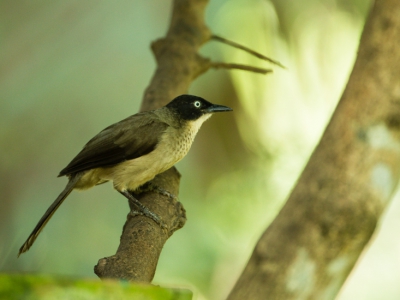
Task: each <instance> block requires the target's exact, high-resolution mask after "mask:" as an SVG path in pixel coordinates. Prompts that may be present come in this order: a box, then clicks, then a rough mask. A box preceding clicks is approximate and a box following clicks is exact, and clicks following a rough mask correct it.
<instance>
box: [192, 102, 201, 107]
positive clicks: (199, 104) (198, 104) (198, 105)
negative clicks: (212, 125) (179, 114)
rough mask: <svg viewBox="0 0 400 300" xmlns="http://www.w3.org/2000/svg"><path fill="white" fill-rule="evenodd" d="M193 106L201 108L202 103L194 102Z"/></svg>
mask: <svg viewBox="0 0 400 300" xmlns="http://www.w3.org/2000/svg"><path fill="white" fill-rule="evenodd" d="M193 105H194V107H197V108H199V107H200V106H201V102H200V101H194V103H193Z"/></svg>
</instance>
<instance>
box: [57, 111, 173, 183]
mask: <svg viewBox="0 0 400 300" xmlns="http://www.w3.org/2000/svg"><path fill="white" fill-rule="evenodd" d="M167 127H168V124H166V123H164V122H162V121H160V120H159V119H158V118H157V117H156V116H155V115H154V114H153V113H151V112H145V113H139V114H136V115H133V116H130V117H128V118H126V119H124V120H122V121H120V122H118V123H115V124H113V125H111V126H109V127H107V128H105V129H104V130H103V131H101V132H100V133H99V134H97V135H96V136H95V137H94V138H92V139H91V140H90V141H89V142H88V143H87V144H86V145H85V147H84V148H83V149H82V151H81V152H79V153H78V155H77V156H76V157H75V158H74V159H73V160H72V161H71V162H70V163H69V164H68V165H67V166H66V167H65V168H64V169H63V170H61V172H60V174H59V175H58V176H63V175H68V174H74V173H78V172H82V171H86V170H90V169H94V168H99V167H107V166H112V165H116V164H119V163H121V162H123V161H125V160H130V159H134V158H137V157H140V156H143V155H146V154H148V153H150V152H151V151H153V150H154V148H155V147H156V145H157V143H158V138H159V136H160V135H161V133H162V132H163V131H165V129H166V128H167Z"/></svg>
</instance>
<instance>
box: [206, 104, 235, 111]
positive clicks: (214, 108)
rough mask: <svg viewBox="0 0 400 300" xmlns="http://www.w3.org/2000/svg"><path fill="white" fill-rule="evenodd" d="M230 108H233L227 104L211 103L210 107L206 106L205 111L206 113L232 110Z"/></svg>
mask: <svg viewBox="0 0 400 300" xmlns="http://www.w3.org/2000/svg"><path fill="white" fill-rule="evenodd" d="M232 110H233V109H232V108H230V107H228V106H223V105H217V104H213V105H211V106H210V107H208V108H207V109H206V110H205V111H206V112H207V113H216V112H223V111H232Z"/></svg>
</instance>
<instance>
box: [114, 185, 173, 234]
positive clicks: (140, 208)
mask: <svg viewBox="0 0 400 300" xmlns="http://www.w3.org/2000/svg"><path fill="white" fill-rule="evenodd" d="M120 193H121V194H122V195H124V196H125V197H126V198H127V199H128V200H129V202H130V203H131V204H132V205H133V206H134V207H136V208H137V209H132V210H131V211H130V213H129V214H130V215H131V216H137V215H142V216H146V217H148V218H150V219H152V220H153V221H154V222H156V223H157V224H158V225H159V226H160V227H161V228H163V229H166V228H167V225H166V224H165V223H164V221H163V220H161V218H160V217H159V216H158V215H157V214H155V213H153V212H152V211H151V210H150V209H148V208H147V206H145V205H143V204H142V203H141V202H140V201H139V200H138V199H136V198H135V197H134V196H132V194H131V193H130V192H129V191H127V190H125V191H120Z"/></svg>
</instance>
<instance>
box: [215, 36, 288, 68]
mask: <svg viewBox="0 0 400 300" xmlns="http://www.w3.org/2000/svg"><path fill="white" fill-rule="evenodd" d="M211 39H212V40H215V41H218V42H221V43H224V44H227V45H229V46H232V47H235V48H237V49H240V50H243V51H246V52H247V53H249V54H251V55H253V56H255V57H257V58H259V59H262V60H265V61H268V62H270V63H272V64H274V65H277V66H279V67H281V68H283V69H286V67H285V66H284V65H282V64H281V63H280V62H279V61H276V60H273V59H272V58H269V57H267V56H265V55H263V54H261V53H258V52H256V51H254V50H252V49H250V48H248V47H246V46H243V45H240V44H238V43H236V42H233V41H230V40H227V39H225V38H223V37H220V36H218V35H215V34H213V35H212V36H211Z"/></svg>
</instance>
